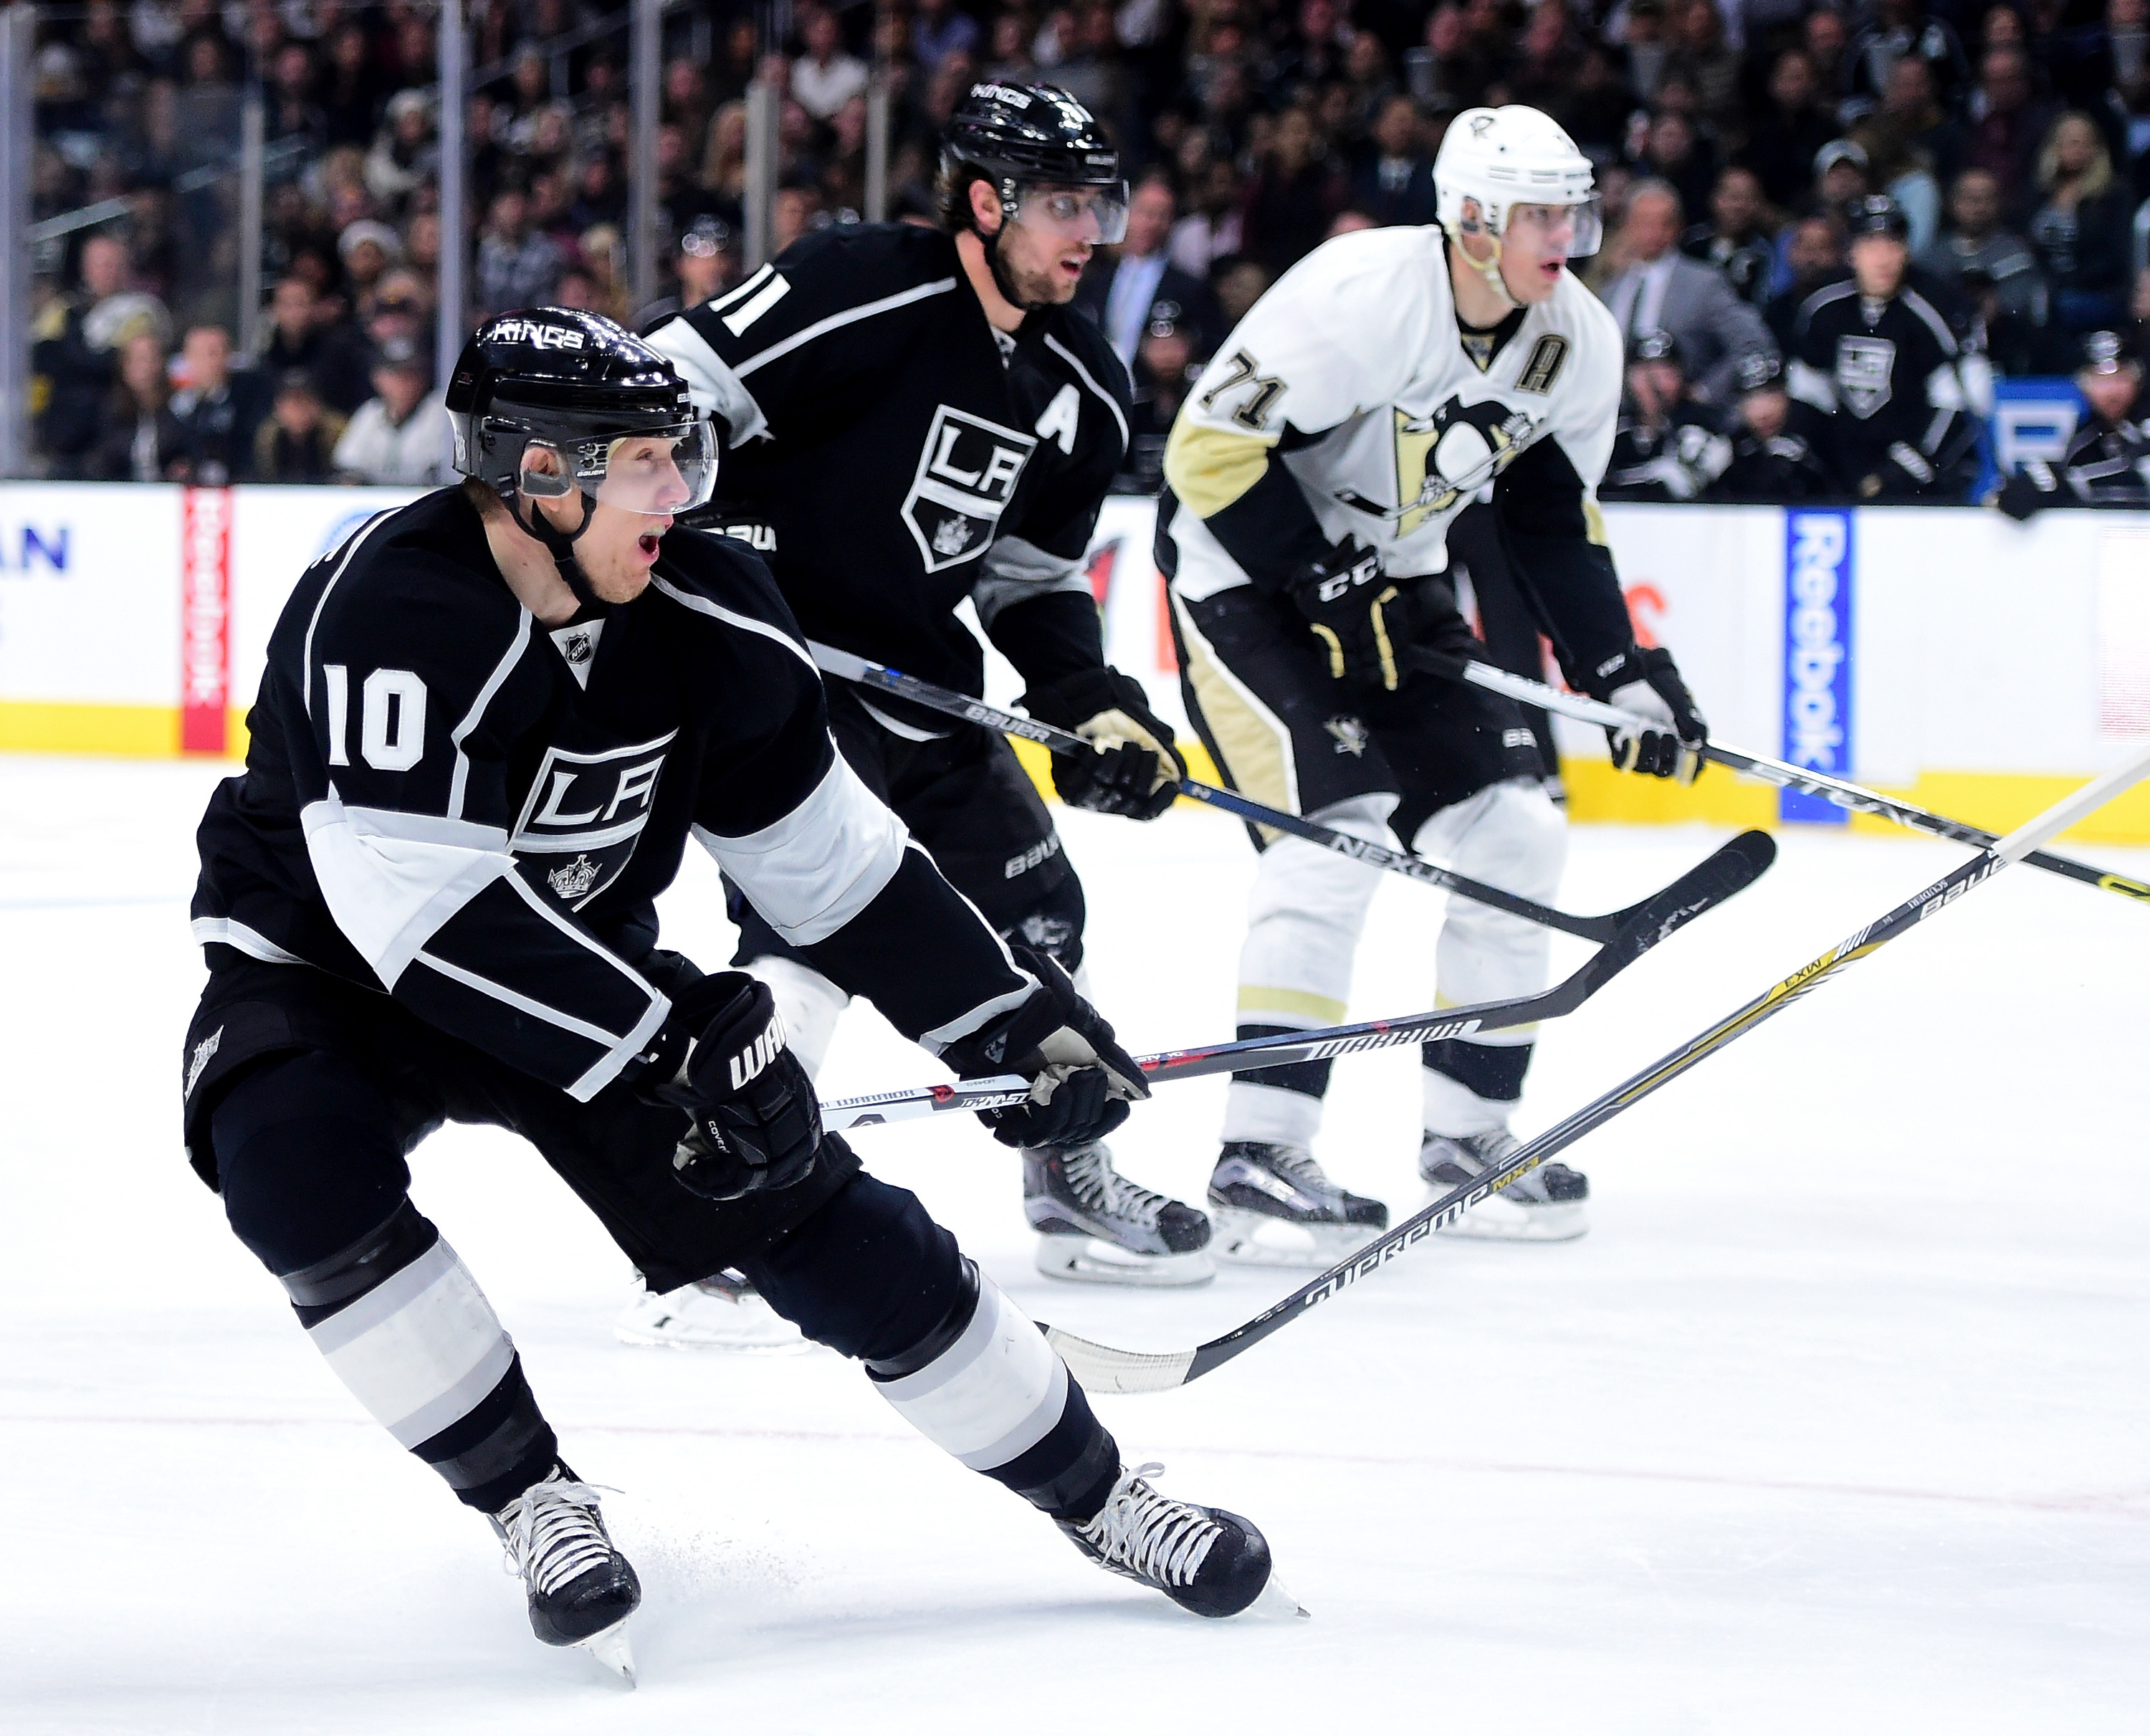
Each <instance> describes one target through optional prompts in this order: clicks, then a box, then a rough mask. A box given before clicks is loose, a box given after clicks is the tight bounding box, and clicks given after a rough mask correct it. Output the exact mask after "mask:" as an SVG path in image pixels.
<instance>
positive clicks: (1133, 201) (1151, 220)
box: [1075, 170, 1224, 374]
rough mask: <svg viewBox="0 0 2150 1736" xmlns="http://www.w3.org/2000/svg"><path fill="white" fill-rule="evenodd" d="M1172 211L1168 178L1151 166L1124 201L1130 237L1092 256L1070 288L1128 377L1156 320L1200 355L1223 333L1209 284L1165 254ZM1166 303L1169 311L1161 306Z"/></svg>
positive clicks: (1207, 351)
mask: <svg viewBox="0 0 2150 1736" xmlns="http://www.w3.org/2000/svg"><path fill="white" fill-rule="evenodd" d="M1173 214H1174V208H1173V198H1172V182H1171V179H1169V177H1168V176H1166V175H1165V174H1163V173H1162V172H1160V171H1156V170H1153V171H1152V172H1151V173H1150V174H1146V175H1144V176H1143V178H1142V179H1141V180H1140V181H1139V182H1138V183H1137V184H1136V186H1135V189H1134V193H1133V195H1132V196H1131V197H1130V198H1129V199H1128V233H1127V238H1126V239H1125V240H1123V241H1122V242H1121V243H1120V245H1118V247H1116V248H1111V249H1108V250H1105V251H1104V252H1102V253H1099V254H1098V255H1095V256H1094V257H1093V259H1092V260H1091V262H1090V268H1089V270H1088V271H1086V272H1085V273H1084V274H1083V281H1082V284H1081V285H1080V286H1079V287H1078V289H1077V290H1076V292H1075V300H1076V304H1077V305H1078V306H1079V307H1081V308H1082V309H1083V311H1084V312H1086V313H1088V315H1090V316H1091V317H1092V318H1093V319H1094V320H1097V321H1098V324H1099V325H1102V326H1103V327H1104V329H1105V338H1106V341H1107V342H1108V343H1110V344H1111V345H1112V346H1113V354H1114V355H1116V356H1118V357H1119V358H1120V361H1121V363H1122V365H1123V366H1125V367H1126V368H1127V369H1128V371H1129V373H1130V374H1132V373H1133V371H1134V365H1135V352H1136V351H1138V349H1139V348H1140V347H1141V346H1142V343H1143V334H1144V333H1145V332H1147V331H1148V330H1149V328H1150V327H1151V326H1152V325H1154V324H1155V323H1156V322H1157V321H1158V320H1159V319H1165V320H1168V323H1169V324H1170V325H1172V326H1173V341H1176V342H1178V343H1183V344H1185V345H1187V346H1189V348H1190V351H1191V353H1192V355H1194V356H1196V357H1199V358H1202V359H1205V360H1206V359H1207V358H1208V356H1209V352H1210V351H1212V350H1213V349H1214V348H1215V347H1216V345H1217V342H1218V341H1219V339H1220V338H1222V337H1223V336H1224V333H1223V332H1222V331H1219V330H1218V324H1219V315H1218V313H1217V310H1216V301H1215V299H1214V297H1213V296H1212V295H1210V293H1209V285H1207V284H1205V283H1204V281H1203V280H1201V279H1200V278H1199V277H1195V276H1192V275H1189V273H1187V272H1184V271H1182V270H1180V269H1179V268H1178V266H1176V265H1173V263H1172V261H1171V260H1170V259H1169V258H1168V256H1167V255H1166V252H1165V242H1166V240H1167V238H1168V236H1169V235H1171V233H1172V225H1173ZM1166 305H1168V306H1169V307H1170V308H1171V309H1172V312H1171V313H1170V314H1169V315H1164V314H1162V313H1160V312H1159V311H1158V310H1159V309H1160V308H1161V307H1163V306H1166Z"/></svg>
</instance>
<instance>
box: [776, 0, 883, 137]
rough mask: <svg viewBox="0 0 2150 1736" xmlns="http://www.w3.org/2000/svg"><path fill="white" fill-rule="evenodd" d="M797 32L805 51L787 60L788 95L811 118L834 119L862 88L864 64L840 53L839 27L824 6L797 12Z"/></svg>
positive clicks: (864, 77) (811, 7)
mask: <svg viewBox="0 0 2150 1736" xmlns="http://www.w3.org/2000/svg"><path fill="white" fill-rule="evenodd" d="M799 35H800V40H801V41H802V42H804V43H805V46H806V52H805V53H804V54H802V55H800V57H799V58H798V59H796V60H795V61H793V62H792V63H791V94H792V95H793V96H794V97H795V98H798V100H799V106H800V108H802V109H805V111H806V112H807V113H808V114H810V115H812V116H813V117H814V119H816V120H818V121H821V122H828V121H831V120H834V119H835V118H836V111H837V110H838V109H840V108H842V107H843V106H844V104H845V103H848V102H850V99H851V98H853V97H855V96H856V95H858V94H859V93H860V92H861V91H862V90H864V89H865V88H866V62H864V61H863V60H861V59H859V58H857V57H856V56H855V55H852V54H846V53H845V52H844V35H843V28H842V27H841V26H840V24H839V23H837V22H836V15H835V13H832V12H830V11H829V10H828V9H827V8H825V7H820V6H810V7H808V8H805V10H803V11H802V12H801V13H800V22H799Z"/></svg>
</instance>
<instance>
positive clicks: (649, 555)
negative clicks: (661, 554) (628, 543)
mask: <svg viewBox="0 0 2150 1736" xmlns="http://www.w3.org/2000/svg"><path fill="white" fill-rule="evenodd" d="M663 540H664V532H662V531H644V532H643V533H642V534H641V535H640V536H638V537H636V538H635V539H634V546H635V547H636V548H638V549H640V550H641V551H642V558H643V559H644V560H645V561H654V560H655V559H656V558H657V545H658V544H659V542H662V541H663Z"/></svg>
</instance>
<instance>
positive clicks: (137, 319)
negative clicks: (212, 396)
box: [30, 230, 171, 477]
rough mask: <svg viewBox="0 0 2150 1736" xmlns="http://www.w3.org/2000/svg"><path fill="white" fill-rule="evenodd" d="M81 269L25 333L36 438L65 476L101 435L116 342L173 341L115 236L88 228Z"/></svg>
mask: <svg viewBox="0 0 2150 1736" xmlns="http://www.w3.org/2000/svg"><path fill="white" fill-rule="evenodd" d="M79 270H80V272H81V282H80V285H79V287H78V288H77V289H76V290H75V291H74V292H73V294H72V295H62V296H56V297H54V298H53V300H52V301H51V302H50V303H49V304H48V305H47V306H46V307H45V308H44V310H43V311H42V312H41V313H40V314H39V315H38V318H37V320H36V323H35V324H34V325H33V328H32V331H31V340H32V348H31V364H30V366H31V371H32V375H33V378H32V381H31V386H30V404H31V409H32V412H33V415H34V416H35V417H36V419H37V430H38V443H39V445H40V446H42V447H43V449H44V451H45V452H46V453H47V454H48V456H49V457H50V458H51V460H52V466H53V473H54V474H55V475H58V476H63V477H68V476H78V475H81V474H82V473H83V471H84V469H85V468H86V467H87V466H88V463H89V462H90V457H91V454H92V453H93V452H95V451H96V449H97V447H98V443H99V442H100V440H101V439H102V437H103V420H104V410H105V400H106V397H107V396H109V393H110V391H111V390H112V383H113V350H114V346H116V345H118V344H119V343H122V342H124V341H125V340H126V339H128V338H129V337H132V336H136V335H137V334H139V333H144V332H147V333H149V334H151V335H152V336H155V337H156V338H157V340H158V341H159V346H162V345H164V344H166V343H169V341H170V338H171V315H169V314H168V313H166V312H165V311H164V304H163V303H162V302H161V301H159V300H157V298H156V297H155V296H154V295H144V294H143V293H142V292H141V291H139V290H136V289H135V288H134V285H133V282H132V278H133V264H132V261H131V260H129V257H128V252H127V244H126V243H125V242H124V241H123V240H120V239H119V236H118V235H114V234H112V233H110V232H109V230H94V231H93V232H92V233H91V235H89V237H88V240H85V241H84V242H83V244H82V259H81V263H80V266H79Z"/></svg>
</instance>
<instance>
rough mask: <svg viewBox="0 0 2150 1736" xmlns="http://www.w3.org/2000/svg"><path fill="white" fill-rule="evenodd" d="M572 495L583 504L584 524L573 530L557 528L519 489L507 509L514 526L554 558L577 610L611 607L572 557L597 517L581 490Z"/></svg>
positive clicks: (535, 503) (534, 499) (533, 498)
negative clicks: (526, 511)
mask: <svg viewBox="0 0 2150 1736" xmlns="http://www.w3.org/2000/svg"><path fill="white" fill-rule="evenodd" d="M575 493H576V495H577V497H578V498H580V499H581V500H582V501H583V522H581V523H580V524H578V525H577V526H576V527H574V529H573V530H572V531H563V530H561V529H559V528H558V527H557V526H555V525H554V524H553V521H552V520H551V519H549V518H548V517H546V516H545V515H544V514H543V512H539V511H538V505H537V501H536V497H534V496H526V495H524V494H523V493H522V492H521V491H520V490H517V492H516V496H515V498H514V500H513V501H512V502H509V505H508V509H507V510H508V512H510V514H512V516H513V517H514V520H515V522H516V523H517V524H518V525H520V526H521V527H522V528H523V529H524V530H526V531H527V532H529V533H530V534H531V535H532V537H536V538H537V539H538V541H539V542H542V543H543V544H544V545H545V550H546V553H548V554H550V555H551V556H552V557H553V565H554V566H555V567H557V568H559V569H560V578H561V581H562V583H564V584H565V585H566V586H567V588H568V589H569V590H570V591H572V592H573V593H575V602H576V604H577V605H578V608H581V609H583V610H591V609H595V610H599V611H602V610H603V609H606V608H610V607H611V605H610V604H609V603H606V602H605V601H604V600H603V598H600V597H599V596H598V593H596V592H595V591H593V590H592V589H591V588H590V581H589V575H588V574H587V573H584V572H583V563H581V562H580V561H578V559H576V558H575V544H576V543H578V542H580V541H582V539H583V533H584V532H587V531H588V529H589V527H590V521H591V520H592V519H593V518H595V517H597V514H596V512H595V511H594V510H593V508H592V507H591V505H590V502H589V500H588V497H586V496H583V492H582V490H580V489H579V488H578V489H577V490H576V491H575ZM526 499H527V500H529V502H530V510H529V516H528V517H525V516H524V515H523V510H522V502H523V501H524V500H526Z"/></svg>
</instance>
